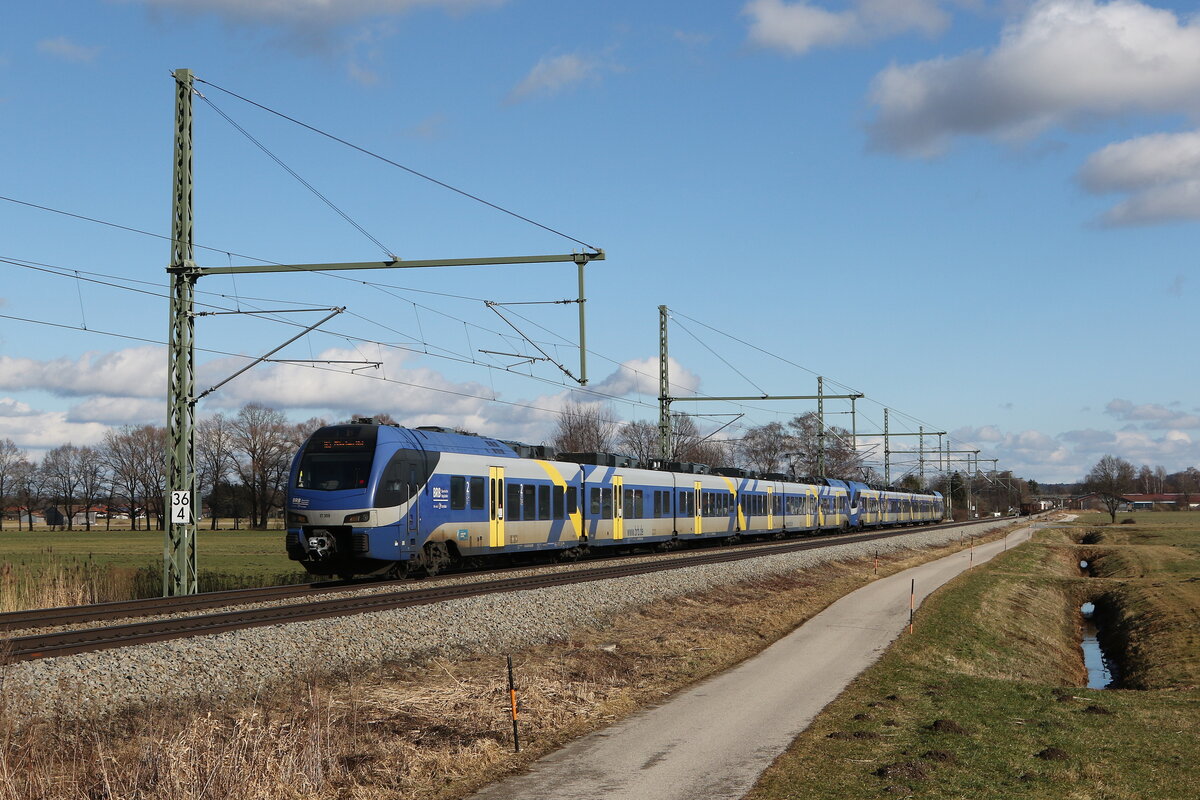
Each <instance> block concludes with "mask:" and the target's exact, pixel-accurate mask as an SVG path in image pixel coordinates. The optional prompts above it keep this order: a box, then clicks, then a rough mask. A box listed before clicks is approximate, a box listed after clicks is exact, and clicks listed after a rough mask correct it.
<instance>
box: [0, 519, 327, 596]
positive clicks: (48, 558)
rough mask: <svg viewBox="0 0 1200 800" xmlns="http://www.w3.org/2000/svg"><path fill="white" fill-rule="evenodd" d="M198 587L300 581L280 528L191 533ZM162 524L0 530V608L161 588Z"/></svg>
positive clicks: (155, 591)
mask: <svg viewBox="0 0 1200 800" xmlns="http://www.w3.org/2000/svg"><path fill="white" fill-rule="evenodd" d="M196 547H197V557H196V560H197V564H198V569H199V580H200V584H201V591H209V590H213V589H222V588H240V587H243V586H263V585H271V584H279V583H289V582H295V581H297V580H303V579H304V574H303V571H302V570H300V569H299V568H298V567H297V565H296V563H295V562H293V561H289V560H288V557H287V554H286V553H285V552H284V549H283V532H282V531H205V530H201V531H199V532H198V534H197V537H196ZM162 559H163V534H162V532H161V531H112V532H109V533H105V532H103V531H93V532H91V533H87V532H83V531H34V532H29V531H23V532H19V531H10V530H5V531H0V611H12V610H17V609H21V608H35V607H36V608H41V607H49V606H56V605H77V604H80V603H91V602H104V601H107V600H127V599H133V598H136V597H150V596H156V595H158V594H160V593H161V584H162V577H161V576H162Z"/></svg>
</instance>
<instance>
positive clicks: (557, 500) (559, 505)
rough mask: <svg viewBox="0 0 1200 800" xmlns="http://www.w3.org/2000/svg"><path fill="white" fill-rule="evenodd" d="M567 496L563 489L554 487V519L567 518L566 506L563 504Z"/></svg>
mask: <svg viewBox="0 0 1200 800" xmlns="http://www.w3.org/2000/svg"><path fill="white" fill-rule="evenodd" d="M565 494H566V492H564V491H563V487H561V486H555V487H554V519H564V518H566V516H567V515H566V513H565V512H566V504H565V503H564V502H563V500H564V499H565Z"/></svg>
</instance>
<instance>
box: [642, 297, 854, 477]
mask: <svg viewBox="0 0 1200 800" xmlns="http://www.w3.org/2000/svg"><path fill="white" fill-rule="evenodd" d="M667 319H668V313H667V307H666V306H659V307H658V454H659V457H660V458H662V459H663V460H664V461H666V460H668V459H670V458H671V404H672V403H679V402H685V401H686V402H701V401H706V402H746V401H750V400H816V401H817V402H818V428H817V440H818V442H819V443H820V444H819V447H818V451H819V452H818V453H817V463H818V465H820V467H821V470H822V472H821V477H825V473H824V471H823V470H824V464H825V447H824V444H825V419H824V417H823V416H821V413H823V409H824V401H825V400H851V401H853V400H856V399H858V398H861V397H865V396H866V395H863V394H825V393H824V379H823V378H820V377H818V378H817V394H793V395H777V394H760V395H755V396H749V395H746V396H737V397H695V396H692V397H673V396H672V395H671V384H670V381H669V379H668V378H669V376H668V374H667V359H668V352H667Z"/></svg>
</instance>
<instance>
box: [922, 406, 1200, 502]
mask: <svg viewBox="0 0 1200 800" xmlns="http://www.w3.org/2000/svg"><path fill="white" fill-rule="evenodd" d="M1114 402H1117V403H1118V404H1119V405H1118V408H1122V409H1124V408H1126V407H1125V406H1124V405H1122V404H1121V403H1122V401H1114ZM1124 402H1127V401H1124ZM1111 405H1112V404H1111V403H1110V406H1111ZM1139 408H1143V407H1139V406H1133V405H1132V404H1129V408H1128V411H1129V412H1131V413H1132V412H1133V411H1134V410H1135V409H1139ZM1142 413H1148V412H1142ZM997 434H999V437H997ZM951 436H952V437H953V438H954V440H955V441H956V442H959V443H962V442H975V443H976V446H980V447H982V449H983V450H984V452H983V453H981V454H980V457H981V459H982V458H988V459H990V458H997V459H999V464H998V466H999V468H1000V469H1001V470H1005V469H1011V470H1012V471H1013V472H1014V473H1015V474H1017V475H1020V476H1022V477H1025V478H1034V479H1035V480H1038V481H1041V482H1043V483H1074V482H1076V481H1080V480H1083V478H1084V476H1085V475H1087V473H1088V470H1090V469H1091V468H1092V466H1093V465H1094V464H1095V463H1096V462H1097V461H1098V460H1099V459H1100V457H1101V456H1103V455H1105V454H1112V455H1116V456H1119V457H1121V458H1124V459H1127V460H1129V461H1132V462H1133V463H1135V464H1155V465H1157V464H1161V465H1162V466H1163V467H1165V468H1166V470H1167V471H1168V472H1177V471H1179V470H1182V469H1185V468H1187V467H1189V466H1194V465H1197V464H1200V440H1197V439H1195V438H1193V436H1192V435H1190V434H1189V433H1187V432H1186V431H1184V430H1180V429H1178V428H1170V429H1165V430H1161V431H1157V432H1150V431H1147V430H1142V429H1138V428H1136V427H1133V426H1131V427H1130V428H1129V429H1125V430H1120V431H1102V430H1095V429H1090V428H1088V429H1081V430H1073V431H1066V432H1064V433H1060V434H1057V435H1053V436H1052V435H1050V434H1047V433H1043V432H1042V431H1035V430H1025V431H1020V432H1015V433H1005V432H1001V431H999V430H998V429H997V428H996V427H995V426H984V427H978V428H971V427H968V428H960V429H958V430H955V431H952V432H951ZM933 458H934V459H936V455H935V456H933ZM984 463H985V464H986V463H987V462H984ZM989 468H990V467H989Z"/></svg>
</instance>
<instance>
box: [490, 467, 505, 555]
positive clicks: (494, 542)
mask: <svg viewBox="0 0 1200 800" xmlns="http://www.w3.org/2000/svg"><path fill="white" fill-rule="evenodd" d="M488 477H489V478H490V479H491V487H490V491H489V492H488V520H489V523H488V546H489V547H504V467H488Z"/></svg>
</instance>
